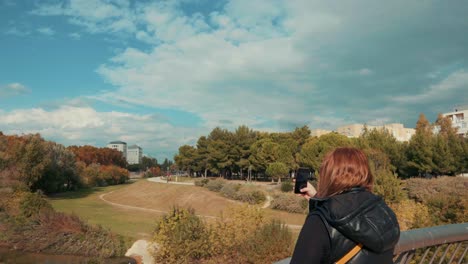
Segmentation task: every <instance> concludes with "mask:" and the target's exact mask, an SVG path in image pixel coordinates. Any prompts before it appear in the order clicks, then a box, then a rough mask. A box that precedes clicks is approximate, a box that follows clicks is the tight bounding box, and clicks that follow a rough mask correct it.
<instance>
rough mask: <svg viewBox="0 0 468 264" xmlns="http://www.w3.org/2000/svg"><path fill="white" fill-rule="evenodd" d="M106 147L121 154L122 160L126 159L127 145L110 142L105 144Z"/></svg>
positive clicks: (121, 142)
mask: <svg viewBox="0 0 468 264" xmlns="http://www.w3.org/2000/svg"><path fill="white" fill-rule="evenodd" d="M107 147H108V148H111V149H116V150H118V151H120V152H122V155H123V156H124V158H127V143H125V142H123V141H111V142H109V144H107Z"/></svg>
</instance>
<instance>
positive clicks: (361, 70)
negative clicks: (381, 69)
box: [358, 68, 374, 76]
mask: <svg viewBox="0 0 468 264" xmlns="http://www.w3.org/2000/svg"><path fill="white" fill-rule="evenodd" d="M373 73H374V72H373V71H372V70H370V69H367V68H363V69H360V70H359V71H358V74H359V75H362V76H366V75H371V74H373Z"/></svg>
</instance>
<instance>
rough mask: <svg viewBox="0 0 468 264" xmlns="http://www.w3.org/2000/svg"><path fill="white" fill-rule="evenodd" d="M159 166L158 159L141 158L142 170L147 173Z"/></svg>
mask: <svg viewBox="0 0 468 264" xmlns="http://www.w3.org/2000/svg"><path fill="white" fill-rule="evenodd" d="M158 166H159V165H158V160H157V159H156V158H153V157H148V156H143V157H142V158H141V168H142V169H143V170H145V171H146V170H147V169H149V168H156V167H158Z"/></svg>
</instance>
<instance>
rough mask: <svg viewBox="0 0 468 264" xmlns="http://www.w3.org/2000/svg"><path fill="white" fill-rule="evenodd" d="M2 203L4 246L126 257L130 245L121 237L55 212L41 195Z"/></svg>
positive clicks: (11, 197) (10, 198)
mask: <svg viewBox="0 0 468 264" xmlns="http://www.w3.org/2000/svg"><path fill="white" fill-rule="evenodd" d="M5 198H6V199H7V201H8V202H7V203H0V207H1V208H2V209H4V210H3V213H2V214H0V230H8V232H2V237H1V239H2V243H3V244H4V245H6V246H9V247H13V246H14V247H15V248H16V249H18V250H21V251H28V252H43V253H47V254H66V255H81V256H90V257H98V258H107V257H114V256H122V255H124V254H125V251H126V248H127V247H126V245H125V242H124V240H123V238H122V237H121V236H117V235H114V234H113V233H111V232H110V231H108V230H105V229H103V228H101V227H94V226H90V225H87V224H86V223H84V222H83V221H81V220H80V219H79V218H78V217H77V216H75V215H67V214H64V213H58V212H55V211H54V209H53V208H52V206H51V205H50V204H49V203H48V202H47V200H46V199H45V198H44V197H43V196H42V195H41V194H37V193H28V192H15V193H11V194H9V195H8V196H7V197H5Z"/></svg>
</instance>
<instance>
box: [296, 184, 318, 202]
mask: <svg viewBox="0 0 468 264" xmlns="http://www.w3.org/2000/svg"><path fill="white" fill-rule="evenodd" d="M315 194H317V190H315V188H314V186H312V184H310V182H307V187H305V188H302V189H301V193H299V194H298V195H300V196H302V197H304V198H306V199H307V200H309V199H310V198H312V197H314V196H315Z"/></svg>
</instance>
